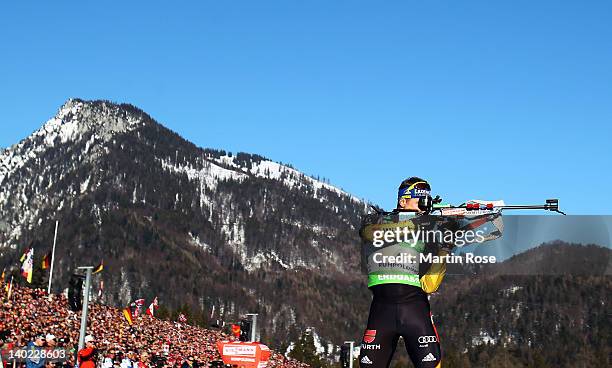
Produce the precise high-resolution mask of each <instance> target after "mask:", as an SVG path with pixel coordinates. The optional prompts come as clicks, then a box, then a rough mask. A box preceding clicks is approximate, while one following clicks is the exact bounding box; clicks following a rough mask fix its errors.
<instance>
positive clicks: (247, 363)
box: [217, 341, 270, 368]
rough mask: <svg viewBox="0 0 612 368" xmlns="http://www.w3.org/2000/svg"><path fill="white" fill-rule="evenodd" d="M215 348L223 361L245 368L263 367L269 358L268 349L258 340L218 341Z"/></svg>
mask: <svg viewBox="0 0 612 368" xmlns="http://www.w3.org/2000/svg"><path fill="white" fill-rule="evenodd" d="M217 349H219V354H221V358H223V363H225V364H231V365H237V366H239V367H247V368H265V367H266V366H267V365H268V360H269V359H270V349H268V347H267V346H266V345H264V344H260V343H258V342H241V341H233V342H230V341H219V342H217Z"/></svg>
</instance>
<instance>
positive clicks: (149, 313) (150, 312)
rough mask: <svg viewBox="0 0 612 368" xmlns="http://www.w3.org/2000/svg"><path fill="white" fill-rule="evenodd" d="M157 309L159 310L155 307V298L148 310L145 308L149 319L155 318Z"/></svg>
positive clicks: (157, 306)
mask: <svg viewBox="0 0 612 368" xmlns="http://www.w3.org/2000/svg"><path fill="white" fill-rule="evenodd" d="M157 308H159V305H157V297H155V299H153V303H151V305H149V308H147V314H148V315H149V316H151V317H155V310H156V309H157Z"/></svg>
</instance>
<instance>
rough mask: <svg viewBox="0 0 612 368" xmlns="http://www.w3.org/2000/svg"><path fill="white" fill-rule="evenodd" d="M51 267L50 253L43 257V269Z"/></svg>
mask: <svg viewBox="0 0 612 368" xmlns="http://www.w3.org/2000/svg"><path fill="white" fill-rule="evenodd" d="M49 267H51V253H48V254H47V255H46V256H44V257H43V259H42V269H43V270H46V269H47V268H49Z"/></svg>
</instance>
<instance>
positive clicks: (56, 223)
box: [47, 220, 59, 300]
mask: <svg viewBox="0 0 612 368" xmlns="http://www.w3.org/2000/svg"><path fill="white" fill-rule="evenodd" d="M58 224H59V221H58V220H55V235H53V250H51V269H50V270H49V286H48V287H47V294H48V295H49V300H51V280H52V279H53V262H54V261H55V243H56V242H57V226H58Z"/></svg>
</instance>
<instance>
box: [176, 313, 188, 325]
mask: <svg viewBox="0 0 612 368" xmlns="http://www.w3.org/2000/svg"><path fill="white" fill-rule="evenodd" d="M178 321H179V322H181V323H187V317H185V315H184V314H183V313H179V315H178Z"/></svg>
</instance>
